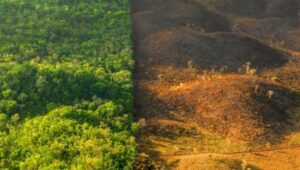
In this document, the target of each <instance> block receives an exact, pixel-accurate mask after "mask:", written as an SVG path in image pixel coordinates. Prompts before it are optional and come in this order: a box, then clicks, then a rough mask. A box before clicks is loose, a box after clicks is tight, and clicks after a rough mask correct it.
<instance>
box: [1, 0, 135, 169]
mask: <svg viewBox="0 0 300 170" xmlns="http://www.w3.org/2000/svg"><path fill="white" fill-rule="evenodd" d="M0 42H1V45H0V169H51V170H52V169H131V167H132V164H133V162H134V157H135V152H136V150H135V147H136V143H135V139H134V137H133V133H134V132H135V131H136V129H137V125H136V124H135V123H133V122H132V115H131V112H132V100H133V99H132V98H133V97H132V81H131V70H132V67H133V60H132V51H131V22H130V18H129V2H128V1H127V0H113V1H112V0H89V1H82V0H44V1H40V0H31V1H24V0H13V1H12V0H2V1H0Z"/></svg>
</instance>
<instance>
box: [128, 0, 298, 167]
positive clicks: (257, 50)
mask: <svg viewBox="0 0 300 170" xmlns="http://www.w3.org/2000/svg"><path fill="white" fill-rule="evenodd" d="M132 11H133V13H132V17H133V24H134V42H135V60H136V67H135V74H134V82H135V118H136V119H137V121H139V123H140V125H141V131H140V132H139V134H138V135H137V141H138V143H139V151H140V154H139V157H138V158H139V159H138V161H137V164H136V169H243V168H245V167H247V168H252V169H297V168H298V169H300V167H299V164H300V157H299V156H298V155H299V152H300V149H299V148H298V146H300V131H299V130H300V128H299V127H300V126H299V123H298V122H299V121H300V113H299V97H298V96H299V90H300V88H299V87H300V86H299V83H300V80H299V78H300V70H299V68H300V62H299V59H300V58H299V56H300V55H299V52H300V51H297V50H299V47H298V45H299V43H297V42H299V41H300V34H298V32H299V30H300V29H299V28H300V27H299V23H300V22H299V18H298V14H299V3H298V2H297V1H293V0H287V1H284V0H255V1H246V0H245V1H243V0H220V1H215V0H209V1H198V0H195V1H188V0H151V1H150V0H132ZM178 155H180V156H178Z"/></svg>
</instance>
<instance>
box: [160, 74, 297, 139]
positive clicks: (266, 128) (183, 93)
mask: <svg viewBox="0 0 300 170" xmlns="http://www.w3.org/2000/svg"><path fill="white" fill-rule="evenodd" d="M291 96H292V95H291V94H290V93H289V91H288V90H286V89H284V88H282V87H280V86H277V85H273V84H269V83H268V82H266V81H264V80H261V79H258V78H253V77H246V76H232V75H227V76H222V77H219V78H212V79H210V80H202V79H199V80H196V81H194V82H191V83H187V84H183V85H180V86H176V87H174V88H171V89H170V90H167V91H165V92H162V93H160V95H159V98H160V99H161V100H162V101H163V102H165V103H166V105H167V106H168V107H169V108H173V109H175V110H177V111H179V110H182V109H183V110H184V111H185V112H186V116H192V117H194V118H195V119H196V120H197V121H198V123H199V124H200V125H201V126H203V127H205V128H207V129H209V130H210V131H212V132H215V133H217V134H219V135H221V136H224V137H229V138H234V139H240V140H245V141H254V142H277V141H278V140H280V139H281V138H282V136H283V135H285V134H286V133H288V132H289V131H290V130H292V127H293V123H292V122H291V118H292V117H291V116H290V115H289V113H287V112H286V111H285V110H286V107H287V106H288V104H289V102H291Z"/></svg>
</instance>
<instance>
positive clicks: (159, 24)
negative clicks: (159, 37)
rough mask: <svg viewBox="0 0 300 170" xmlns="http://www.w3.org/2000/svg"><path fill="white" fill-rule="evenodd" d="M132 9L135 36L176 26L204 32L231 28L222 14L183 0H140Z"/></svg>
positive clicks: (140, 36) (139, 36)
mask: <svg viewBox="0 0 300 170" xmlns="http://www.w3.org/2000/svg"><path fill="white" fill-rule="evenodd" d="M145 4H147V5H145ZM133 10H135V11H137V12H136V13H135V14H134V15H133V20H134V27H135V32H136V33H135V35H136V36H137V37H136V38H142V37H144V36H147V35H149V34H151V33H155V32H157V31H160V30H162V29H165V28H172V27H178V26H180V27H191V28H193V29H196V30H201V31H205V32H217V31H230V29H231V28H230V23H229V21H228V20H227V19H226V18H225V17H224V16H222V15H219V14H217V13H215V12H213V11H209V10H208V9H206V8H204V7H202V6H199V5H196V4H194V3H186V2H185V1H183V0H165V1H161V0H154V1H149V0H140V1H138V2H136V3H134V4H133Z"/></svg>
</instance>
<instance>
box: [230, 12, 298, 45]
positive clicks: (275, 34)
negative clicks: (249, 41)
mask: <svg viewBox="0 0 300 170" xmlns="http://www.w3.org/2000/svg"><path fill="white" fill-rule="evenodd" d="M237 25H238V26H237V27H236V29H235V31H239V32H243V33H245V34H247V35H251V36H253V37H256V38H258V39H261V40H263V41H266V42H268V43H272V44H276V45H281V46H283V47H285V48H287V49H292V50H300V43H299V42H300V22H299V20H297V19H290V18H265V19H260V20H243V21H240V22H239V23H238V24H237Z"/></svg>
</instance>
